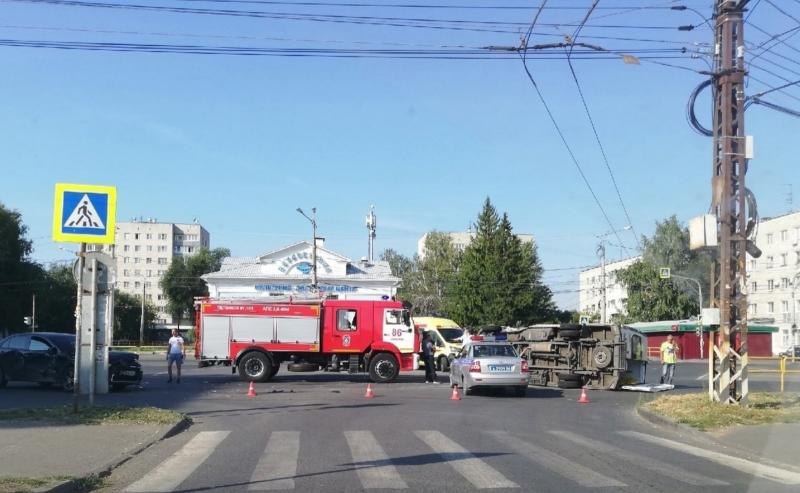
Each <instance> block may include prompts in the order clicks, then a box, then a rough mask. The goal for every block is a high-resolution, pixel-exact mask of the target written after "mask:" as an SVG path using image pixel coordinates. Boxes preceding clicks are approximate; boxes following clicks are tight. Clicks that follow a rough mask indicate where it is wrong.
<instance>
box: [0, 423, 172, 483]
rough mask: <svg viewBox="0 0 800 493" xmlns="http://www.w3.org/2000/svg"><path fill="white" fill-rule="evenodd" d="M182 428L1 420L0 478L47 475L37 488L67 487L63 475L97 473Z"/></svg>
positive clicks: (69, 476)
mask: <svg viewBox="0 0 800 493" xmlns="http://www.w3.org/2000/svg"><path fill="white" fill-rule="evenodd" d="M185 426H186V424H185V423H179V424H177V425H134V424H100V425H83V424H76V425H70V424H53V423H47V422H42V421H2V422H0V478H9V477H11V478H26V479H53V482H52V483H51V484H50V486H46V487H42V488H40V489H39V491H50V488H56V489H55V490H54V491H72V487H71V484H70V482H69V481H68V480H69V479H79V478H85V477H87V476H90V475H98V476H103V475H105V474H107V473H108V472H110V471H111V469H113V468H114V467H116V466H118V465H119V464H121V463H123V462H125V461H126V460H127V459H128V458H130V457H131V456H133V455H136V454H137V453H139V452H141V451H142V450H144V449H145V448H147V447H149V446H150V445H152V444H153V443H155V442H157V441H159V440H161V439H163V438H166V437H168V436H171V435H172V434H174V433H177V432H178V431H180V430H182V429H183V427H185ZM56 478H58V479H56ZM0 491H5V490H4V489H3V485H2V482H0Z"/></svg>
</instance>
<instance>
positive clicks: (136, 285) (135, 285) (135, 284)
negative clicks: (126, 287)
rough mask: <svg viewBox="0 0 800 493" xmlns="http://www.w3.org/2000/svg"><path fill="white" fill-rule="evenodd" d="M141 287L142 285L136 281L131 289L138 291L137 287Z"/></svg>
mask: <svg viewBox="0 0 800 493" xmlns="http://www.w3.org/2000/svg"><path fill="white" fill-rule="evenodd" d="M141 285H142V283H140V282H139V281H136V282H135V283H133V287H134V288H136V289H139V287H141Z"/></svg>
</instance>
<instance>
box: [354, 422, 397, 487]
mask: <svg viewBox="0 0 800 493" xmlns="http://www.w3.org/2000/svg"><path fill="white" fill-rule="evenodd" d="M344 437H345V438H346V439H347V445H348V446H349V447H350V454H351V455H352V456H353V462H354V463H355V464H354V465H355V466H356V473H357V474H358V479H360V480H361V486H363V487H364V489H367V490H369V489H381V488H382V489H393V490H401V489H406V488H408V485H406V483H405V481H403V479H402V478H401V477H400V474H398V472H397V468H395V467H394V465H393V464H392V463H391V461H390V460H389V456H387V455H386V452H384V450H383V448H382V447H381V446H380V444H379V443H378V441H377V440H376V439H375V436H374V435H373V434H372V432H369V431H345V432H344Z"/></svg>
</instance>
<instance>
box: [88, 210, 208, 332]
mask: <svg viewBox="0 0 800 493" xmlns="http://www.w3.org/2000/svg"><path fill="white" fill-rule="evenodd" d="M115 236H116V243H115V244H114V245H113V249H109V248H107V247H106V248H104V249H105V250H110V252H111V254H112V256H113V257H114V258H115V260H116V264H117V289H119V290H120V291H123V292H126V293H130V294H132V295H136V296H141V295H142V293H144V296H145V298H146V299H147V300H148V301H151V302H152V303H153V304H154V305H155V306H156V308H157V309H158V314H157V315H156V328H171V327H172V326H173V324H174V322H173V320H172V317H171V316H170V314H169V313H167V310H166V306H167V298H166V296H165V295H164V293H163V292H162V290H161V286H160V285H159V281H160V280H161V278H162V277H163V275H164V273H165V272H166V270H167V268H169V265H170V264H171V263H172V259H173V258H174V257H176V256H181V255H192V254H194V253H196V252H197V250H198V249H199V248H201V247H205V248H209V247H210V246H209V245H210V243H211V238H210V235H209V233H208V231H207V230H206V229H205V228H204V227H203V226H201V225H200V224H197V223H190V224H177V223H161V222H158V221H157V220H155V219H146V220H144V219H142V220H133V221H131V222H121V223H117V227H116V234H115ZM94 247H95V248H94V249H96V250H97V249H100V248H99V247H100V245H94Z"/></svg>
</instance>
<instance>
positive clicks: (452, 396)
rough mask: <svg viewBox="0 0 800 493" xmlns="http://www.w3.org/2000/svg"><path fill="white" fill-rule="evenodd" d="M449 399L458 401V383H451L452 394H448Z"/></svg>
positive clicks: (459, 397) (459, 395)
mask: <svg viewBox="0 0 800 493" xmlns="http://www.w3.org/2000/svg"><path fill="white" fill-rule="evenodd" d="M450 400H451V401H460V400H461V394H459V393H458V385H453V395H451V396H450Z"/></svg>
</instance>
